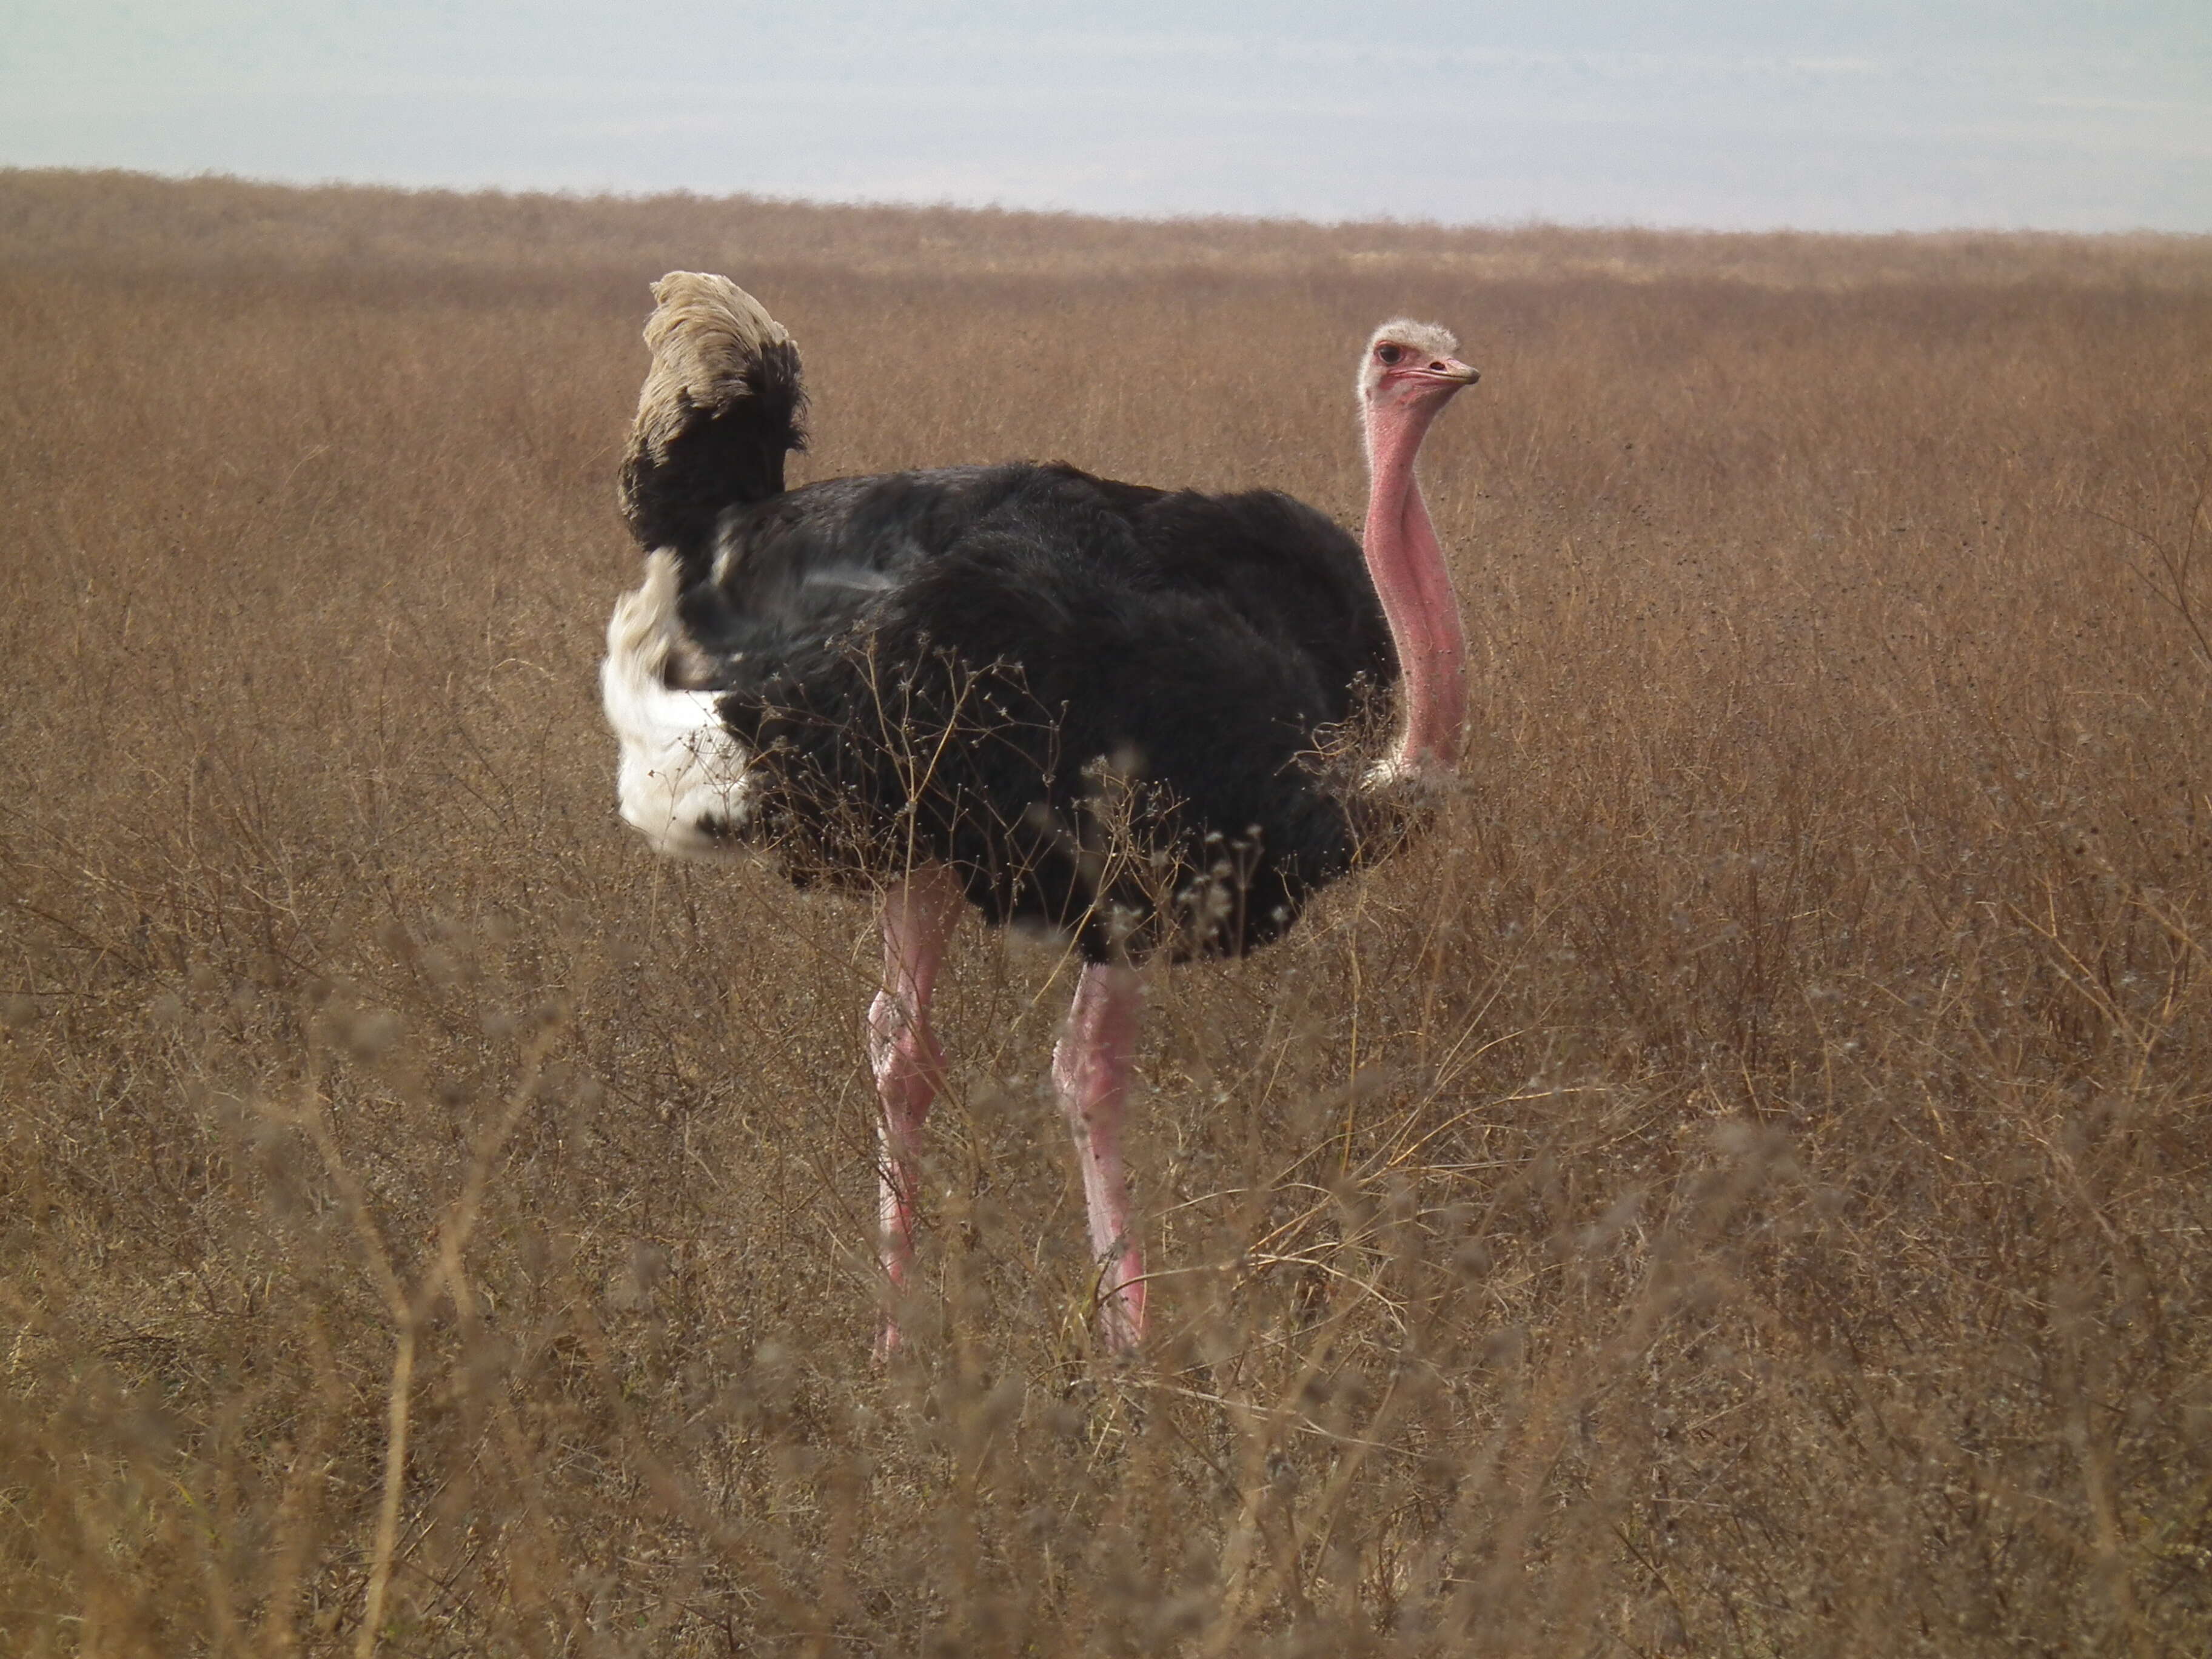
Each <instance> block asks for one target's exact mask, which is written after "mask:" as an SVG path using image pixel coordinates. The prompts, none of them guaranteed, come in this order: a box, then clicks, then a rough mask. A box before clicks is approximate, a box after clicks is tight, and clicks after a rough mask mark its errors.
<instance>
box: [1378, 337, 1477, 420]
mask: <svg viewBox="0 0 2212 1659" xmlns="http://www.w3.org/2000/svg"><path fill="white" fill-rule="evenodd" d="M1458 349H1459V342H1458V340H1456V339H1455V338H1454V337H1453V336H1452V334H1451V331H1449V329H1443V328H1439V327H1437V325H1435V324H1434V323H1417V322H1414V321H1413V320H1412V319H1409V318H1405V317H1400V318H1397V319H1395V320H1393V321H1390V322H1387V323H1385V324H1383V326H1382V327H1380V328H1378V329H1376V331H1375V332H1374V335H1373V336H1372V337H1370V339H1369V340H1368V342H1367V349H1366V350H1365V351H1364V352H1363V353H1361V354H1360V358H1359V406H1360V409H1361V410H1362V411H1363V412H1364V413H1365V414H1367V415H1368V416H1376V415H1382V414H1386V413H1392V412H1397V411H1401V410H1408V411H1409V410H1416V409H1418V410H1422V411H1424V412H1425V413H1428V414H1431V415H1433V414H1434V413H1435V412H1436V411H1437V410H1439V409H1441V408H1443V406H1444V404H1447V403H1449V401H1450V400H1451V397H1452V394H1453V393H1454V392H1457V391H1459V390H1460V389H1461V388H1462V387H1463V386H1473V385H1474V383H1475V381H1476V380H1479V379H1480V375H1478V374H1476V372H1475V371H1474V369H1472V368H1468V366H1467V365H1466V364H1465V363H1463V362H1460V360H1459V359H1458V358H1456V357H1455V356H1453V355H1452V354H1453V353H1454V352H1455V351H1457V350H1458Z"/></svg>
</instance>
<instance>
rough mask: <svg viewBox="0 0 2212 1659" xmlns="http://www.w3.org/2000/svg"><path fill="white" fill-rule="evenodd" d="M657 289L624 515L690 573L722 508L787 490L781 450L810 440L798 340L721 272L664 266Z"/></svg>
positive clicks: (704, 558) (696, 569)
mask: <svg viewBox="0 0 2212 1659" xmlns="http://www.w3.org/2000/svg"><path fill="white" fill-rule="evenodd" d="M653 300H654V301H655V302H656V303H655V307H654V310H653V316H652V319H650V320H649V321H648V322H647V324H646V325H645V343H646V344H647V346H648V347H649V348H650V349H652V352H653V367H652V368H650V369H648V370H647V373H646V377H645V387H644V390H643V391H642V392H640V393H639V395H638V400H637V421H636V422H635V425H634V426H633V427H632V428H631V429H630V437H629V448H628V450H627V451H626V452H625V453H624V454H623V463H622V483H621V489H622V509H623V518H624V519H626V520H628V521H629V527H630V532H631V533H632V534H633V535H635V537H636V538H637V539H638V544H639V545H640V546H641V547H643V548H644V549H645V550H647V551H648V552H651V551H653V550H655V549H658V548H670V549H672V550H674V551H675V553H676V555H677V556H678V558H679V559H680V560H681V561H682V562H683V563H684V568H685V570H686V573H687V574H690V575H692V576H693V577H694V579H695V580H696V575H697V574H700V573H702V572H703V571H704V569H705V568H706V566H707V564H708V561H709V560H710V559H711V557H712V556H713V549H714V534H715V531H716V528H717V526H719V525H720V521H721V517H722V514H723V513H726V512H727V511H728V510H729V509H730V508H731V507H742V506H744V505H745V504H747V503H748V502H751V501H766V500H767V499H768V498H769V497H770V496H772V495H781V494H782V493H783V458H784V457H785V456H786V455H787V454H788V453H791V452H792V451H793V450H797V449H804V448H805V447H806V434H805V428H804V425H803V424H802V418H803V416H804V414H805V405H806V393H805V387H804V386H803V385H802V384H801V381H800V379H799V347H798V345H797V344H796V343H794V342H793V339H792V337H791V336H790V335H789V333H787V331H785V329H784V327H783V325H781V323H779V322H777V321H776V320H775V318H773V317H771V316H769V314H768V313H767V311H765V310H764V309H763V307H762V306H761V303H760V301H757V300H756V299H754V298H753V296H752V295H750V294H748V293H746V292H745V291H744V289H741V288H739V287H738V285H737V284H736V283H733V282H732V281H731V280H730V279H729V278H728V277H726V276H713V275H711V274H709V273H708V272H705V271H698V270H671V271H670V272H669V273H668V274H667V275H666V276H663V277H662V278H661V279H660V280H659V282H657V283H654V284H653Z"/></svg>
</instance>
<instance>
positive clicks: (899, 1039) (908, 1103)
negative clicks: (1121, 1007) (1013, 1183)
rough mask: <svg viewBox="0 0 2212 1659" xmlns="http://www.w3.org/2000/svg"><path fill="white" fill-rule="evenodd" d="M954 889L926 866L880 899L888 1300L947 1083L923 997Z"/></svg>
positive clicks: (883, 1345) (909, 1242) (885, 1336)
mask: <svg viewBox="0 0 2212 1659" xmlns="http://www.w3.org/2000/svg"><path fill="white" fill-rule="evenodd" d="M962 903H963V900H962V897H961V893H960V884H959V883H957V881H955V880H954V879H953V878H952V873H951V871H949V870H946V869H945V867H944V866H941V865H930V866H926V867H924V868H922V869H920V870H917V871H915V872H914V873H913V874H912V875H910V876H908V878H906V879H905V880H904V881H902V882H900V883H898V884H896V885H895V886H893V887H891V888H890V889H889V890H886V891H885V892H884V988H883V989H882V990H880V991H878V992H877V993H876V1000H875V1001H874V1003H873V1004H872V1005H871V1006H870V1007H869V1009H868V1060H869V1062H870V1064H871V1065H872V1066H873V1067H874V1070H875V1073H876V1095H877V1097H878V1099H879V1100H880V1101H882V1103H883V1112H884V1115H883V1131H882V1133H883V1164H882V1170H881V1173H882V1181H883V1208H882V1214H883V1237H882V1250H883V1264H884V1273H885V1275H886V1276H887V1277H888V1278H889V1279H890V1285H891V1291H892V1293H893V1295H894V1296H896V1293H897V1292H898V1291H901V1290H902V1289H904V1288H905V1285H906V1281H907V1273H908V1269H909V1268H911V1267H913V1265H914V1205H915V1188H916V1187H917V1185H918V1183H919V1181H920V1171H919V1170H917V1169H916V1168H915V1153H916V1152H918V1151H919V1150H920V1149H921V1128H922V1124H923V1122H924V1121H925V1120H926V1119H927V1117H928V1116H929V1107H930V1103H931V1102H932V1101H933V1100H935V1099H936V1098H937V1091H938V1090H939V1088H940V1087H941V1086H942V1085H943V1084H944V1082H945V1054H944V1051H943V1050H941V1049H940V1048H938V1046H937V1039H936V1038H935V1037H934V1036H932V1035H931V1034H930V1030H929V993H930V987H932V986H933V985H934V984H935V983H936V981H937V967H938V963H939V962H941V961H943V960H944V957H945V941H946V940H947V939H950V938H951V936H952V929H953V927H954V925H955V924H956V923H957V922H958V921H959V920H960V910H961V906H962ZM898 1342H899V1331H898V1322H897V1317H896V1314H894V1313H889V1312H887V1313H885V1314H884V1328H883V1330H882V1332H881V1334H879V1335H878V1338H877V1340H876V1352H877V1354H878V1357H882V1358H888V1357H889V1356H890V1353H891V1352H892V1351H893V1350H894V1349H896V1347H897V1346H898Z"/></svg>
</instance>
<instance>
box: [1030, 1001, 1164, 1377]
mask: <svg viewBox="0 0 2212 1659" xmlns="http://www.w3.org/2000/svg"><path fill="white" fill-rule="evenodd" d="M1141 996H1142V986H1141V984H1140V982H1139V980H1138V978H1137V973H1136V970H1135V969H1133V968H1129V967H1126V966H1123V965H1121V964H1120V963H1090V964H1088V965H1087V966H1085V969H1084V970H1083V977H1082V979H1081V980H1080V981H1078V982H1077V984H1076V987H1075V1006H1073V1008H1071V1009H1070V1010H1068V1014H1067V1028H1066V1030H1064V1031H1063V1032H1061V1033H1060V1045H1059V1047H1057V1048H1054V1050H1053V1052H1052V1080H1053V1083H1054V1085H1055V1086H1056V1087H1057V1088H1058V1090H1059V1091H1060V1109H1061V1110H1062V1111H1064V1112H1066V1114H1067V1123H1068V1127H1069V1128H1070V1129H1071V1130H1073V1132H1074V1135H1075V1153H1076V1157H1077V1158H1078V1160H1079V1162H1080V1163H1081V1164H1082V1165H1083V1197H1084V1201H1085V1204H1086V1205H1087V1206H1088V1207H1089V1209H1090V1211H1091V1254H1092V1259H1093V1260H1094V1261H1097V1263H1098V1264H1099V1269H1100V1272H1099V1283H1098V1330H1099V1334H1100V1335H1101V1336H1102V1337H1103V1339H1104V1340H1105V1342H1106V1345H1107V1346H1109V1347H1110V1348H1115V1349H1124V1350H1126V1349H1129V1348H1133V1347H1135V1346H1137V1344H1138V1343H1139V1342H1141V1341H1143V1340H1144V1337H1145V1261H1144V1257H1143V1256H1142V1255H1139V1253H1138V1250H1137V1247H1136V1246H1135V1245H1134V1244H1133V1243H1131V1242H1130V1239H1129V1183H1128V1177H1127V1176H1126V1175H1125V1174H1124V1173H1123V1171H1122V1168H1121V1116H1122V1113H1123V1110H1124V1109H1125V1108H1126V1107H1127V1103H1128V1095H1129V1056H1130V1052H1131V1050H1132V1049H1133V1048H1135V1046H1136V1038H1137V1009H1138V1006H1139V1000H1140V999H1141Z"/></svg>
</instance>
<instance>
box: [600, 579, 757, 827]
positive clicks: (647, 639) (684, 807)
mask: <svg viewBox="0 0 2212 1659" xmlns="http://www.w3.org/2000/svg"><path fill="white" fill-rule="evenodd" d="M677 592H678V565H677V560H676V557H675V556H674V555H673V554H672V553H671V552H669V551H668V550H665V549H663V550H659V551H656V552H654V553H653V554H651V555H649V556H647V560H646V567H645V585H644V586H642V587H641V588H639V589H638V590H637V592H635V593H627V594H624V595H623V599H622V600H621V602H620V603H619V604H617V605H616V606H615V613H614V615H613V616H612V617H611V618H609V620H608V622H607V654H606V659H605V661H603V662H602V663H600V665H599V702H600V704H601V706H602V707H603V708H605V710H606V714H607V723H608V724H609V725H611V726H613V727H614V730H615V736H616V738H617V739H619V740H620V742H621V744H622V767H621V770H620V772H619V773H618V775H617V783H616V787H617V791H618V793H619V795H620V798H621V803H622V815H623V821H624V822H626V823H629V825H630V826H631V827H632V828H633V829H636V830H638V831H639V832H640V833H641V834H642V835H643V836H645V838H646V839H647V841H648V842H652V843H653V850H654V851H656V852H660V853H684V854H693V855H695V856H707V855H710V854H715V853H719V852H723V851H726V850H728V849H729V847H730V839H731V836H732V835H733V834H735V833H736V832H737V831H738V830H739V829H743V828H744V824H745V822H746V820H747V818H748V817H750V815H751V811H752V794H753V786H754V782H755V780H754V779H752V778H751V777H750V775H749V774H748V771H747V767H748V763H750V759H751V757H750V754H749V753H748V752H747V750H746V749H745V747H744V744H741V743H739V742H738V740H737V738H736V737H735V735H734V734H732V732H731V731H730V729H729V727H728V726H726V725H724V724H723V722H722V717H721V715H720V714H719V713H718V712H716V709H715V707H714V702H715V696H714V693H713V692H711V691H689V690H681V689H679V688H677V687H673V686H671V685H670V684H668V665H669V661H670V659H671V657H672V656H673V655H675V654H676V653H678V652H680V651H682V650H684V649H685V648H686V647H685V643H684V635H683V625H682V623H680V622H679V621H678V618H677V615H676V596H677Z"/></svg>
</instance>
